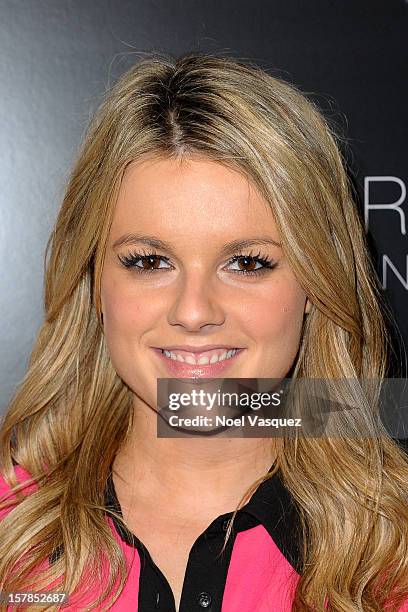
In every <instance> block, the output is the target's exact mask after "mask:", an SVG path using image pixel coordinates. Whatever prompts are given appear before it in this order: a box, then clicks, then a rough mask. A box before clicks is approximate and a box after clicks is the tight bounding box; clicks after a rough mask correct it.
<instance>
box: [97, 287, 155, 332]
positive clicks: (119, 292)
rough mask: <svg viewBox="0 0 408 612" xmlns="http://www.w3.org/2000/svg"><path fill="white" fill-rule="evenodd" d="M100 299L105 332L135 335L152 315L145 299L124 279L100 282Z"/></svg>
mask: <svg viewBox="0 0 408 612" xmlns="http://www.w3.org/2000/svg"><path fill="white" fill-rule="evenodd" d="M101 301H102V309H103V313H104V315H103V318H104V329H105V333H106V334H109V335H113V334H116V335H117V334H121V333H123V334H126V335H128V334H129V335H132V336H135V335H136V336H137V335H138V333H139V332H140V331H141V330H142V329H143V328H144V327H145V326H146V324H148V321H149V319H151V318H152V317H153V311H152V309H151V308H146V299H145V298H144V297H143V295H142V293H141V292H140V291H137V292H136V291H135V290H134V288H133V287H132V285H131V284H129V283H128V282H125V281H120V280H114V279H111V280H109V281H107V282H102V289H101Z"/></svg>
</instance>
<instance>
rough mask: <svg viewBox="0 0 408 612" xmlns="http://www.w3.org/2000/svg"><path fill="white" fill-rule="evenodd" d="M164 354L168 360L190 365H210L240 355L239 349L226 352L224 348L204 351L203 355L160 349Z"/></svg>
mask: <svg viewBox="0 0 408 612" xmlns="http://www.w3.org/2000/svg"><path fill="white" fill-rule="evenodd" d="M160 350H161V352H162V354H163V355H165V357H167V358H168V359H172V360H173V361H179V362H180V363H188V364H190V365H209V364H214V363H218V362H220V361H225V360H226V359H231V357H234V355H236V354H237V353H238V351H239V350H241V349H238V348H234V349H229V350H226V349H224V348H219V349H212V350H210V351H203V352H202V353H191V352H189V351H182V350H173V351H170V350H166V349H160Z"/></svg>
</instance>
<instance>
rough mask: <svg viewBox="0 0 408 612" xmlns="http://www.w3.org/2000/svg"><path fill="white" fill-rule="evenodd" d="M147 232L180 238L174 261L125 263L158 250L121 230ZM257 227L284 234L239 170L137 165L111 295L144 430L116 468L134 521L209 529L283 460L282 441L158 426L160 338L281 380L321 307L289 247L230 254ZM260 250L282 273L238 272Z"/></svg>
mask: <svg viewBox="0 0 408 612" xmlns="http://www.w3.org/2000/svg"><path fill="white" fill-rule="evenodd" d="M136 232H137V233H141V234H144V235H154V236H156V237H158V238H160V239H161V240H164V241H166V242H168V243H171V245H172V249H173V251H174V252H173V253H169V252H167V251H165V250H160V249H156V253H157V255H163V256H167V257H169V263H166V262H163V261H161V263H160V265H161V266H162V268H161V269H160V270H156V271H155V272H153V273H151V274H148V273H140V274H138V273H137V272H136V271H135V270H129V269H126V268H125V267H124V266H123V264H122V263H121V262H120V260H119V258H118V256H121V257H122V258H123V257H126V256H129V255H130V254H131V253H134V252H141V253H142V254H143V252H144V253H149V252H151V251H152V249H151V248H150V247H148V246H146V245H143V244H138V245H128V246H126V245H123V246H120V247H117V248H114V246H113V245H114V243H115V241H117V240H118V239H119V238H120V237H121V236H122V235H124V234H128V233H136ZM254 236H255V237H257V236H258V237H259V236H268V237H269V238H271V239H273V240H275V241H276V242H279V235H278V231H277V228H276V225H275V223H274V220H273V215H272V212H271V209H270V207H269V205H268V204H267V203H266V202H265V201H264V200H263V199H262V197H261V196H260V195H259V193H258V192H257V191H256V189H255V188H254V187H253V186H252V184H251V183H250V182H249V180H248V179H247V178H246V177H245V176H243V175H242V174H241V173H239V172H237V171H236V170H233V169H231V168H228V167H226V166H225V165H223V164H220V163H217V162H213V161H209V160H206V159H203V158H189V159H185V160H183V161H182V162H180V161H176V160H174V159H165V158H158V159H154V160H145V161H143V162H134V163H132V164H131V165H130V166H128V168H127V170H126V172H125V174H124V177H123V181H122V184H121V188H120V192H119V196H118V201H117V204H116V207H115V212H114V218H113V223H112V226H111V229H110V234H109V238H108V245H107V250H106V256H105V262H104V268H103V272H102V285H101V303H102V312H103V316H104V333H105V337H106V342H107V345H108V350H109V352H110V355H111V359H112V363H113V366H114V368H115V370H116V371H117V372H118V374H119V376H120V377H121V378H122V379H123V380H124V381H125V382H126V384H127V385H128V386H129V387H130V388H131V389H132V391H133V394H134V396H133V398H134V399H133V406H134V427H133V430H132V431H131V433H130V435H129V438H128V439H127V441H126V443H125V445H124V446H123V448H121V449H120V451H119V452H118V454H117V456H116V458H115V461H114V466H113V467H114V482H115V487H116V490H117V493H118V498H119V501H120V503H121V505H122V509H123V508H124V509H125V511H124V515H125V517H126V516H127V517H128V519H129V524H132V512H133V513H134V514H133V523H134V524H135V521H136V519H135V516H136V514H137V513H138V512H139V515H141V514H143V516H150V518H151V520H152V521H154V518H152V517H157V523H158V524H159V523H160V520H161V521H162V522H163V520H164V514H163V511H164V509H166V521H167V523H166V524H167V526H168V525H169V524H170V523H171V522H172V524H174V525H183V528H184V529H186V526H187V525H189V524H191V525H195V526H196V527H197V531H198V532H199V531H200V530H201V529H202V528H205V526H206V525H208V524H209V522H211V521H212V520H213V519H214V518H215V517H216V516H217V515H218V514H221V513H224V512H229V511H231V510H233V509H234V508H235V506H236V504H237V503H238V501H239V500H240V498H241V496H242V495H243V493H244V492H245V490H246V489H247V487H249V486H250V485H251V484H252V483H253V482H254V480H255V479H256V478H258V477H260V476H261V475H263V474H264V473H265V472H266V471H267V470H268V469H269V467H270V466H271V464H272V461H273V459H274V450H273V447H272V446H271V444H272V441H271V439H267V438H266V439H257V438H237V437H235V438H231V439H227V438H225V437H224V438H219V437H218V438H214V437H213V438H211V439H208V438H201V437H193V438H158V437H157V435H156V422H157V415H156V412H155V409H156V403H155V402H156V381H157V378H158V377H169V374H168V372H167V370H166V368H165V367H164V365H163V364H162V363H161V360H160V359H159V358H158V357H157V356H156V355H155V354H154V353H153V351H152V349H151V347H152V346H156V347H160V346H166V345H167V346H168V345H172V344H194V343H196V344H230V345H232V346H239V347H245V351H244V352H243V353H242V355H241V356H240V357H239V359H237V360H236V361H235V364H234V365H231V366H230V368H229V369H228V370H227V371H226V372H225V376H227V377H243V378H245V377H248V378H251V377H264V378H267V377H269V378H280V377H284V376H285V375H286V373H287V372H288V371H289V369H290V367H291V365H292V364H293V361H294V359H295V356H296V354H297V351H298V348H299V341H300V334H301V329H302V324H303V320H304V315H305V313H307V312H309V310H310V307H311V304H310V302H309V300H308V299H307V296H306V294H305V292H304V291H303V289H302V287H301V285H300V283H299V282H298V280H297V279H296V278H295V276H294V274H293V272H292V271H291V269H290V268H289V266H288V264H287V262H286V258H285V256H284V254H283V251H282V249H281V248H280V246H273V245H266V246H264V245H253V246H251V247H247V248H246V249H244V250H242V251H241V252H235V253H231V254H229V255H227V256H221V255H220V253H221V249H222V247H223V246H224V245H225V244H226V243H228V242H230V241H232V240H236V239H239V238H241V239H244V238H249V237H254ZM153 250H154V249H153ZM259 251H260V253H261V256H263V257H268V258H270V259H272V260H273V261H275V262H277V266H276V267H275V268H274V269H273V270H266V271H265V273H264V274H259V275H254V276H250V275H244V274H242V273H239V272H237V270H241V269H248V266H247V268H245V266H244V267H243V266H240V265H238V264H237V263H236V262H235V263H230V262H231V259H232V257H233V255H234V254H235V255H249V254H251V252H252V255H257V254H258V253H259ZM159 261H160V260H159ZM139 265H141V263H140V262H139ZM164 266H166V269H165V268H164ZM258 266H259V264H258ZM169 267H170V269H169ZM186 508H188V509H189V510H188V513H186ZM160 524H162V523H160ZM152 528H153V525H152ZM142 540H143V538H142Z"/></svg>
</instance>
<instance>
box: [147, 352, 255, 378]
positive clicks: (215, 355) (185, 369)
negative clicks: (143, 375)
mask: <svg viewBox="0 0 408 612" xmlns="http://www.w3.org/2000/svg"><path fill="white" fill-rule="evenodd" d="M151 348H152V349H153V352H154V353H155V354H156V355H157V357H158V358H159V360H160V361H161V363H162V364H163V365H164V366H165V368H166V370H167V372H168V373H169V374H170V375H171V376H176V377H177V378H216V377H220V376H222V375H223V374H224V372H225V371H226V370H229V368H230V367H232V366H233V364H235V362H236V360H237V359H239V356H240V355H241V354H242V353H243V352H244V351H245V350H246V349H245V348H233V347H228V346H227V347H225V346H224V347H214V346H212V347H208V349H207V350H204V348H202V349H201V348H198V347H197V348H194V349H192V350H187V348H190V347H186V349H181V348H176V347H172V348H170V347H169V348H159V347H151Z"/></svg>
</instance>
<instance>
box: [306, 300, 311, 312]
mask: <svg viewBox="0 0 408 612" xmlns="http://www.w3.org/2000/svg"><path fill="white" fill-rule="evenodd" d="M311 308H312V302H311V301H310V300H309V298H307V299H306V304H305V314H309V312H310V310H311Z"/></svg>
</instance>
